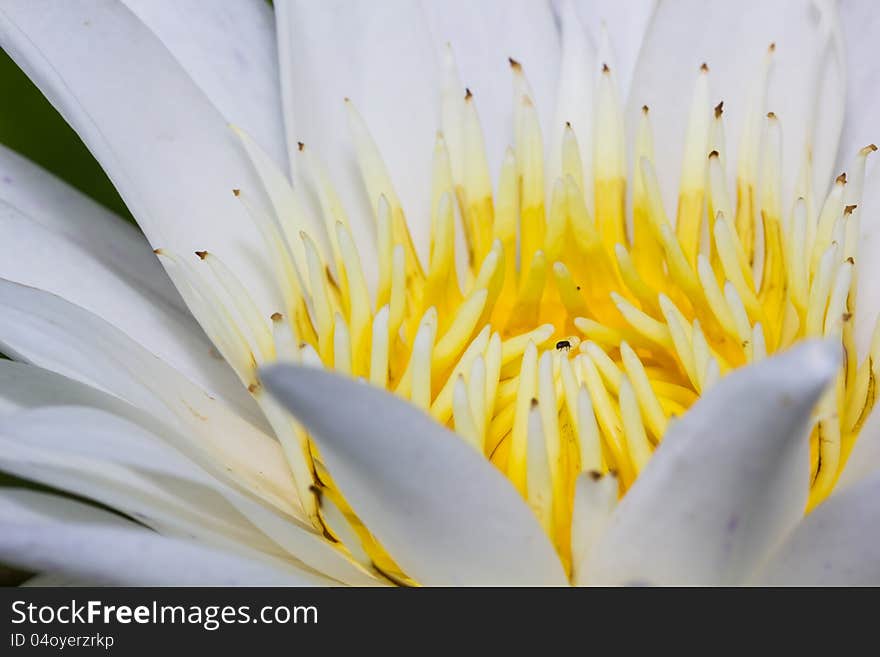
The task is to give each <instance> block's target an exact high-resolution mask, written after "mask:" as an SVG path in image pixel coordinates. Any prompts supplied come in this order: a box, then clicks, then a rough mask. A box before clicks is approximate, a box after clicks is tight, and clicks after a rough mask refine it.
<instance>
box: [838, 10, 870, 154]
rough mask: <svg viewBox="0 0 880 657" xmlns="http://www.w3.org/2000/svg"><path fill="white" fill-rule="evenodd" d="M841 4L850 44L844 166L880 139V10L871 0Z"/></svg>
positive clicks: (845, 39) (842, 138)
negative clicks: (879, 59) (879, 44)
mask: <svg viewBox="0 0 880 657" xmlns="http://www.w3.org/2000/svg"><path fill="white" fill-rule="evenodd" d="M839 6H840V22H841V31H842V32H843V42H844V46H845V48H846V114H845V115H844V123H843V133H842V134H841V136H840V153H839V157H840V160H839V164H838V168H839V169H841V170H843V169H844V168H846V167H847V166H849V164H850V162H851V161H852V158H853V157H854V155H855V154H856V153H857V152H858V150H859V149H860V148H862V147H863V146H867V145H868V144H872V143H873V144H877V143H880V125H878V117H880V69H878V68H877V63H876V62H877V35H878V34H880V13H878V12H877V5H876V3H874V2H872V1H871V0H842V1H841V2H840V5H839Z"/></svg>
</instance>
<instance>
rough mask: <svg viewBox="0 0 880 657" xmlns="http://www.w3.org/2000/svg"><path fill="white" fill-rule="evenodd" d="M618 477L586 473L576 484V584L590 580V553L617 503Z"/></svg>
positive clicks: (573, 554)
mask: <svg viewBox="0 0 880 657" xmlns="http://www.w3.org/2000/svg"><path fill="white" fill-rule="evenodd" d="M617 490H618V485H617V478H616V477H614V476H610V475H609V476H605V477H602V476H601V475H600V474H599V473H596V472H583V473H581V474H580V475H579V476H578V478H577V481H576V482H575V489H574V511H573V513H572V519H571V561H572V565H573V573H572V579H573V580H574V583H575V584H582V583H585V582H587V581H588V572H589V558H590V553H591V552H592V550H593V547H594V546H595V545H596V543H598V542H599V539H600V538H601V537H602V534H603V532H604V531H605V528H606V527H607V526H608V519H609V518H610V516H611V512H612V511H614V507H615V505H616V504H617V495H618V492H617Z"/></svg>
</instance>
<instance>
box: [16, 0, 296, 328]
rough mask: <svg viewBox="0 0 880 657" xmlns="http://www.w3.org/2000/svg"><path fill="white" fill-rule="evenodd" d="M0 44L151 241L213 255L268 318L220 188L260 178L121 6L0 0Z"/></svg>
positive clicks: (275, 302) (272, 300) (251, 241)
mask: <svg viewBox="0 0 880 657" xmlns="http://www.w3.org/2000/svg"><path fill="white" fill-rule="evenodd" d="M0 45H2V47H3V49H4V50H5V51H6V52H7V53H8V54H9V55H10V56H11V57H12V58H13V59H14V60H15V62H16V63H17V64H18V65H19V66H20V67H21V68H22V69H23V70H24V71H25V72H26V73H27V74H28V76H29V77H30V78H31V79H32V80H33V81H34V82H35V83H36V85H37V86H38V87H39V88H40V90H41V91H42V92H43V93H44V94H45V95H46V97H47V98H48V99H49V101H50V102H51V103H52V104H53V105H54V106H55V107H56V109H58V110H59V112H60V113H61V115H62V116H63V117H64V118H65V119H66V120H67V122H68V123H70V124H71V125H72V126H73V128H74V130H76V132H77V133H78V134H79V136H80V137H81V138H82V139H83V141H84V142H85V144H86V146H88V148H89V150H90V151H91V152H92V154H93V155H94V156H95V157H96V158H97V160H98V162H100V164H101V166H102V167H103V168H104V170H105V171H106V172H107V174H108V175H109V176H110V179H111V180H112V181H113V184H114V185H115V187H116V189H117V190H119V193H120V194H121V196H122V198H123V200H124V201H125V203H126V205H127V206H128V207H129V209H130V210H131V211H132V213H133V214H134V216H135V218H136V219H137V220H138V223H139V224H140V226H141V228H143V230H144V233H145V234H146V236H147V238H148V239H149V240H150V243H151V244H152V245H153V246H155V247H157V248H164V249H167V250H168V251H172V252H176V253H179V254H184V255H188V254H191V253H192V252H193V251H195V250H208V251H212V252H214V253H217V254H218V255H219V256H221V257H222V258H223V260H224V261H225V262H226V263H227V265H229V266H230V267H231V268H232V269H233V270H234V271H235V272H236V274H237V275H238V277H239V278H240V279H241V280H242V281H243V282H244V283H245V284H246V286H247V287H248V289H249V290H250V292H251V294H252V295H253V296H254V298H255V300H256V301H257V304H258V307H259V308H260V309H261V311H263V312H264V313H266V315H267V316H268V315H270V314H271V313H273V312H275V311H277V310H278V309H279V308H282V307H283V306H281V303H280V298H279V296H278V294H277V292H276V290H275V289H274V286H273V283H272V279H271V277H270V273H269V271H268V268H267V267H266V264H265V261H266V259H265V258H264V257H263V256H262V253H263V250H264V249H263V246H262V242H261V239H260V236H259V233H258V231H257V230H256V228H255V227H254V226H253V225H252V223H251V222H250V220H249V218H248V216H247V214H246V212H245V210H244V209H243V208H242V207H241V205H240V203H239V202H238V201H237V200H236V199H235V197H234V196H233V194H232V191H231V190H232V189H234V188H245V189H248V190H252V192H253V193H259V192H260V183H259V181H258V180H257V179H256V176H255V175H254V173H253V171H252V169H251V166H250V164H249V163H248V162H247V159H246V156H245V154H244V152H243V151H242V149H241V147H240V145H239V144H238V143H237V140H236V138H235V136H234V135H233V133H232V131H231V130H230V129H229V127H228V126H227V122H226V120H225V119H224V117H223V116H222V115H221V114H220V112H219V111H218V110H217V109H216V108H215V107H214V105H213V104H212V103H211V101H210V100H209V99H208V97H207V96H206V95H205V94H204V93H203V92H202V91H201V90H200V89H199V88H198V87H197V86H196V84H195V83H194V82H193V81H192V79H191V78H190V77H189V75H187V73H186V71H185V70H184V69H183V67H182V66H181V65H180V64H179V63H178V62H177V61H176V60H175V59H174V57H173V56H172V55H171V53H170V52H169V51H168V50H167V48H166V47H165V46H164V45H163V44H162V42H161V41H160V40H159V39H158V38H157V37H156V36H155V35H154V34H153V33H152V32H151V31H150V30H149V28H147V27H146V25H144V24H143V23H142V22H141V21H140V20H139V19H138V18H137V17H136V16H135V15H134V14H133V13H131V11H130V10H129V9H127V8H126V7H125V6H124V5H122V4H121V3H118V2H105V3H80V2H71V3H62V4H57V3H54V2H51V1H48V2H47V1H45V0H36V1H33V2H31V1H21V2H20V1H16V2H8V3H4V4H3V7H2V9H0ZM191 257H195V256H191Z"/></svg>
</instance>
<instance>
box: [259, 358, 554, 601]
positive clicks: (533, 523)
mask: <svg viewBox="0 0 880 657" xmlns="http://www.w3.org/2000/svg"><path fill="white" fill-rule="evenodd" d="M263 382H264V383H265V385H266V386H267V388H268V389H269V390H270V391H271V392H272V393H273V394H274V395H275V396H276V397H277V398H278V400H279V401H280V402H281V403H282V404H284V405H285V406H286V407H287V408H288V410H290V411H291V412H292V413H293V414H294V415H295V416H296V417H297V418H298V419H299V420H300V421H301V422H302V423H303V424H304V425H305V426H306V427H307V428H308V430H309V431H310V433H311V435H312V437H313V439H314V440H315V442H316V443H317V444H318V446H319V447H320V449H321V456H322V458H323V459H324V462H325V464H326V465H327V468H328V470H329V471H330V472H331V473H332V476H333V478H334V481H336V482H337V483H338V485H339V487H340V489H341V491H342V493H343V494H344V495H345V497H346V499H347V500H348V501H349V503H350V504H351V505H352V508H353V509H354V510H355V512H356V513H357V514H358V516H359V517H360V518H361V519H362V520H363V521H364V523H365V524H366V526H367V527H369V528H370V531H371V532H373V533H374V534H375V535H376V537H377V538H378V539H379V541H380V542H381V543H382V544H383V545H384V546H385V547H386V548H387V549H388V551H389V553H390V554H391V555H392V556H393V557H394V559H395V560H396V561H397V563H399V564H400V566H401V567H402V568H403V570H404V571H405V572H406V573H407V574H409V575H410V576H412V577H414V578H415V579H416V580H417V581H419V582H420V583H422V584H426V585H432V584H433V585H481V584H495V585H516V584H519V585H523V584H526V585H527V584H545V585H547V584H549V585H562V584H565V583H566V578H565V573H564V572H563V570H562V565H561V563H560V561H559V559H558V557H557V556H556V553H555V551H554V549H553V547H552V545H551V544H550V541H549V540H548V538H547V536H546V535H545V534H544V532H543V530H542V529H541V527H540V525H539V524H538V522H537V519H536V518H535V517H534V516H533V515H532V513H531V511H530V510H529V508H528V506H526V504H525V503H524V502H523V500H522V499H521V498H520V497H519V495H518V493H517V492H516V490H515V489H514V488H513V487H512V486H511V485H510V483H509V482H508V481H507V480H506V479H505V478H504V476H503V475H502V474H501V473H500V472H499V471H498V470H496V469H495V467H494V466H493V465H492V464H490V463H489V462H488V461H486V460H485V459H483V458H482V457H481V456H479V455H477V454H476V453H475V452H474V451H473V449H471V448H470V447H469V446H468V445H467V444H465V442H464V441H462V440H461V439H460V438H459V437H458V436H456V435H455V434H453V433H451V432H450V431H448V430H447V429H445V428H443V427H441V426H440V425H438V424H437V423H436V422H434V421H433V420H431V419H430V418H429V417H428V416H427V415H425V414H424V413H422V412H421V411H419V410H418V409H417V408H415V407H414V406H411V405H409V404H407V403H406V402H403V401H401V400H399V399H397V398H396V397H394V396H392V395H390V394H388V393H386V392H384V391H382V390H379V389H377V388H374V387H372V386H369V385H367V384H364V383H362V382H358V381H354V380H352V379H347V378H344V377H342V376H339V375H336V374H331V373H329V372H324V371H317V370H314V369H308V368H301V367H296V366H291V365H277V366H274V367H270V368H268V369H267V370H265V371H264V372H263Z"/></svg>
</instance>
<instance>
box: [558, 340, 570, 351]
mask: <svg viewBox="0 0 880 657" xmlns="http://www.w3.org/2000/svg"><path fill="white" fill-rule="evenodd" d="M556 349H557V350H558V351H569V350H570V349H571V342H569V341H568V340H560V341H559V342H557V343H556Z"/></svg>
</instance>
